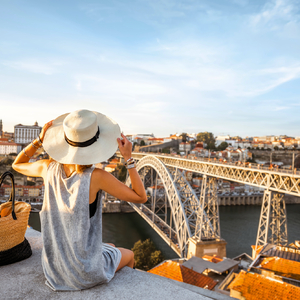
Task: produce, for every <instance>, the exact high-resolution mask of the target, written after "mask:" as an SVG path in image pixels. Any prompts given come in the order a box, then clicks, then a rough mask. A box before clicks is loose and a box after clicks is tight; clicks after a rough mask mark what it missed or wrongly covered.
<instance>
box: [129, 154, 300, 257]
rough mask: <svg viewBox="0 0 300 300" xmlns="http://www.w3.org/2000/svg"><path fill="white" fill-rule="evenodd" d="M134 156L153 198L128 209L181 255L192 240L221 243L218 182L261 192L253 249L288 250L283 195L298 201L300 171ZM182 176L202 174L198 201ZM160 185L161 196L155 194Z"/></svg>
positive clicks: (142, 155) (160, 156)
mask: <svg viewBox="0 0 300 300" xmlns="http://www.w3.org/2000/svg"><path fill="white" fill-rule="evenodd" d="M133 157H134V158H135V159H137V160H139V163H138V165H137V169H138V171H139V172H140V175H141V177H142V179H143V180H144V183H145V188H146V189H147V188H148V187H150V186H152V187H154V193H153V194H152V196H151V197H149V199H148V201H147V203H146V204H144V205H134V204H132V206H133V207H134V208H135V210H136V211H137V212H138V213H139V214H140V215H141V216H142V217H143V218H144V219H145V220H146V221H147V222H148V223H149V224H150V225H151V226H152V227H153V228H154V229H155V230H156V231H157V232H158V233H159V234H160V236H161V237H162V238H163V239H164V240H165V241H166V242H167V243H169V244H170V246H171V248H172V249H173V250H174V251H175V252H176V253H177V254H178V255H179V256H182V257H183V256H185V255H186V252H187V246H188V239H189V238H190V237H194V238H196V239H197V240H198V241H204V240H218V239H220V238H221V235H220V222H219V208H218V199H217V193H216V183H215V181H216V178H222V179H226V180H230V181H235V182H240V183H243V184H247V185H252V186H257V187H261V188H264V189H265V193H264V198H263V202H262V209H261V215H260V221H259V226H258V233H257V239H256V246H260V245H265V244H266V243H273V244H277V245H287V243H288V238H287V225H286V208H285V202H284V199H283V194H290V195H294V196H298V197H299V196H300V175H299V174H298V173H299V172H297V174H296V173H293V172H291V171H285V170H275V171H274V170H266V169H260V167H259V166H257V165H256V166H254V167H252V168H251V167H245V166H239V165H235V164H223V163H219V162H217V161H213V162H212V161H209V160H207V159H199V160H198V159H197V160H194V159H184V158H178V157H174V156H167V155H156V154H155V155H153V154H150V155H148V154H146V153H133ZM142 169H143V170H142ZM185 171H192V172H195V173H200V174H202V176H203V180H202V189H201V195H200V200H199V199H198V198H197V196H196V194H195V192H194V190H193V189H192V188H191V186H190V185H189V183H188V182H187V181H186V179H185V176H184V172H185ZM128 180H129V179H128ZM127 184H130V181H127ZM159 185H162V186H163V188H164V191H165V192H163V193H162V192H159V190H160V188H158V187H159ZM161 217H162V218H161Z"/></svg>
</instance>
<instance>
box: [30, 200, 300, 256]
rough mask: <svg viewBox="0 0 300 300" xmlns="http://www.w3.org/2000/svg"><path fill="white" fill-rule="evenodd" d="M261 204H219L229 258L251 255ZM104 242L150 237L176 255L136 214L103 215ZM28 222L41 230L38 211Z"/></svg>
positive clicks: (296, 236) (295, 221)
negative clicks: (242, 254) (244, 253)
mask: <svg viewBox="0 0 300 300" xmlns="http://www.w3.org/2000/svg"><path fill="white" fill-rule="evenodd" d="M260 210H261V207H260V206H220V225H221V236H222V238H223V239H225V240H226V242H227V257H230V258H232V257H235V256H237V255H239V254H241V253H243V252H246V253H248V254H249V255H251V254H252V253H251V245H254V244H255V241H256V234H257V228H258V222H259V217H260ZM102 216H103V241H104V242H108V243H113V244H115V245H116V246H118V247H124V248H129V249H130V248H132V247H133V245H134V243H135V242H137V241H138V240H145V239H147V238H150V239H151V240H152V241H153V242H154V244H155V246H156V247H157V248H158V249H159V250H161V252H162V254H163V255H164V257H165V258H166V259H170V258H176V257H177V255H176V254H175V252H173V250H172V249H171V248H170V247H169V246H168V245H167V244H166V243H165V242H164V241H163V240H162V239H161V238H160V237H159V235H158V234H157V233H156V232H155V231H154V230H153V229H152V228H151V227H150V226H149V225H148V223H147V222H146V221H144V220H143V219H142V218H141V217H140V216H139V215H138V214H137V213H128V214H103V215H102ZM299 216H300V204H294V205H292V204H291V205H287V220H288V221H287V223H288V224H287V226H288V239H289V243H291V242H294V241H295V240H300V230H299V229H300V217H299ZM29 225H30V226H32V227H33V228H34V229H36V230H39V231H40V228H41V227H40V221H39V214H38V213H31V215H30V218H29Z"/></svg>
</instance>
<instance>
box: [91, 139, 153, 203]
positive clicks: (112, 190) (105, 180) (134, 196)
mask: <svg viewBox="0 0 300 300" xmlns="http://www.w3.org/2000/svg"><path fill="white" fill-rule="evenodd" d="M122 137H123V140H120V139H118V144H119V149H120V152H121V154H122V156H123V157H124V159H125V160H126V161H127V160H128V159H129V158H131V149H132V144H131V143H130V142H129V141H128V140H127V138H126V137H125V136H124V135H123V134H122ZM128 173H129V176H130V179H131V186H132V188H129V187H128V186H127V185H125V184H124V183H122V182H120V181H119V180H118V179H116V178H115V177H114V176H113V175H111V174H110V173H108V172H106V171H104V170H100V169H95V170H94V172H93V176H92V184H93V185H94V184H95V186H97V188H98V190H99V189H101V190H104V191H105V192H107V193H109V194H110V195H112V196H114V197H117V198H118V199H121V200H124V201H128V202H134V203H145V202H146V201H147V195H146V191H145V188H144V185H143V183H142V180H141V178H140V176H139V174H138V172H137V170H136V168H131V169H128Z"/></svg>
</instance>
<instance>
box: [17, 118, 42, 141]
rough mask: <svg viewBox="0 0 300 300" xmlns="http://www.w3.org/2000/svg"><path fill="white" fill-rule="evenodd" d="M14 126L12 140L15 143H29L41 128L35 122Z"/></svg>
mask: <svg viewBox="0 0 300 300" xmlns="http://www.w3.org/2000/svg"><path fill="white" fill-rule="evenodd" d="M14 128H15V130H14V141H15V143H17V144H28V143H30V142H31V141H32V140H34V139H36V138H37V136H38V135H39V134H40V132H41V130H42V127H40V126H38V123H37V122H35V124H34V125H33V126H28V125H22V124H18V125H15V127H14Z"/></svg>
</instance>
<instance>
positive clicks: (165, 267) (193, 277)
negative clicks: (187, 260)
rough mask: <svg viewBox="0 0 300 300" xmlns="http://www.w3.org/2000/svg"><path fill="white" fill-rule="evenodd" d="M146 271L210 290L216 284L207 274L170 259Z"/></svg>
mask: <svg viewBox="0 0 300 300" xmlns="http://www.w3.org/2000/svg"><path fill="white" fill-rule="evenodd" d="M148 272H149V273H152V274H156V275H159V276H162V277H166V278H170V279H173V280H177V281H180V282H185V283H188V284H192V285H195V286H198V287H201V288H206V289H209V290H212V289H213V288H214V287H215V285H216V284H217V282H216V281H214V280H213V279H211V278H209V277H208V276H205V275H203V274H201V273H198V272H196V271H194V270H191V269H189V268H186V267H184V266H182V265H180V264H179V263H177V262H174V261H170V260H169V261H166V262H164V263H163V264H161V265H159V266H157V267H155V268H153V269H151V270H149V271H148Z"/></svg>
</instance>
